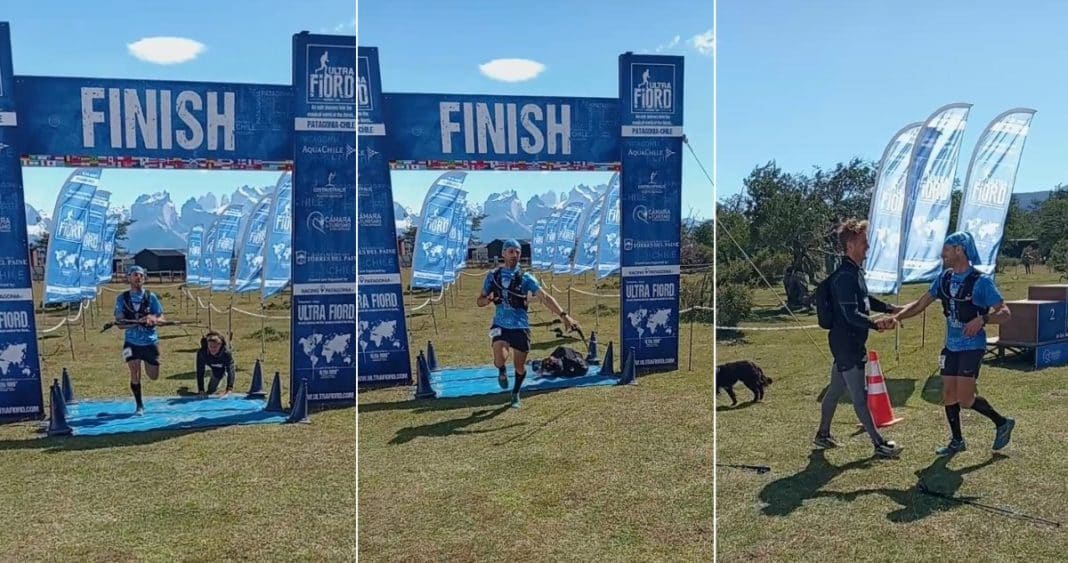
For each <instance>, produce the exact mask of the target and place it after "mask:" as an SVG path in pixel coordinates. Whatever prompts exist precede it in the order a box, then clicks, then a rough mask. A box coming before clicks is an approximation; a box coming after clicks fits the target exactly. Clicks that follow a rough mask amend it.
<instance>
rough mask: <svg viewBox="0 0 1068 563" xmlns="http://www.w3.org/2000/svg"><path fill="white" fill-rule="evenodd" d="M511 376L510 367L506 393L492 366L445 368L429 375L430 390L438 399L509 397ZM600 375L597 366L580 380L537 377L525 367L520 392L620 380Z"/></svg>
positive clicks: (611, 376)
mask: <svg viewBox="0 0 1068 563" xmlns="http://www.w3.org/2000/svg"><path fill="white" fill-rule="evenodd" d="M514 372H515V368H514V367H513V366H511V365H509V366H508V389H506V390H505V389H501V387H500V385H498V383H497V368H495V367H493V366H492V365H489V366H475V367H459V368H445V369H440V370H438V371H435V372H432V373H431V374H430V388H431V389H433V390H434V392H435V393H437V397H438V398H439V399H445V398H455V397H472V396H476V395H492V394H494V393H511V392H512V387H513V386H514V385H515V373H514ZM600 372H601V367H600V366H590V369H589V372H588V373H587V374H586V375H584V376H582V377H540V376H538V374H537V373H535V372H534V370H532V369H530V367H528V368H527V377H526V379H524V380H523V391H538V390H543V389H565V388H569V387H593V386H597V385H616V384H617V383H619V376H616V375H600Z"/></svg>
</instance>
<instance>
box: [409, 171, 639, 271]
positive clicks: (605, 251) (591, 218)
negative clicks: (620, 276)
mask: <svg viewBox="0 0 1068 563" xmlns="http://www.w3.org/2000/svg"><path fill="white" fill-rule="evenodd" d="M466 178H467V173H466V172H446V173H444V174H442V175H441V176H439V177H438V178H437V179H436V180H435V181H434V183H433V184H431V186H430V190H429V191H428V192H427V195H426V198H425V199H424V200H423V208H422V212H421V213H420V223H419V228H418V231H417V232H416V237H415V248H414V249H413V252H412V256H413V258H412V282H411V286H412V287H413V288H423V289H443V288H444V287H447V286H448V285H449V284H451V283H453V282H455V280H456V273H457V272H458V271H459V270H461V269H463V268H464V266H465V264H466V259H467V246H468V241H469V240H470V238H471V228H472V221H471V213H470V211H469V210H468V208H467V191H466V190H464V189H463V185H464V181H465V180H466ZM619 213H620V203H619V174H618V173H616V174H613V175H612V179H611V180H610V181H609V184H608V188H607V189H606V190H605V191H604V192H603V193H600V194H597V193H592V194H591V193H585V192H583V193H580V194H579V196H578V197H577V198H576V200H575V201H572V202H571V203H569V204H567V205H566V206H564V207H563V208H561V209H556V210H554V211H553V212H552V213H551V214H550V215H549V216H548V217H544V218H542V219H539V220H537V221H536V222H535V223H534V225H533V226H532V229H531V230H532V240H531V266H532V267H533V268H534V269H536V270H543V271H551V272H553V273H554V274H572V275H579V274H583V273H585V272H587V271H590V270H595V271H596V272H597V277H598V278H604V277H608V276H611V275H613V274H616V273H618V272H619V247H620V239H619V225H620V221H619Z"/></svg>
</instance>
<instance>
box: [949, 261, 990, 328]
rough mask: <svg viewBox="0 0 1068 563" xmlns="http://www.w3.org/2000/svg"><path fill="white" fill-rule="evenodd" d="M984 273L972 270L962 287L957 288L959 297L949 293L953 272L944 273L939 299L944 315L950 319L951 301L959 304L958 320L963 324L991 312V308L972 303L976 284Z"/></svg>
mask: <svg viewBox="0 0 1068 563" xmlns="http://www.w3.org/2000/svg"><path fill="white" fill-rule="evenodd" d="M982 275H983V274H982V272H980V271H979V270H974V269H973V270H972V271H971V273H969V274H968V277H966V278H964V281H963V282H961V284H960V287H959V288H957V295H952V294H950V292H949V288H950V283H951V282H952V281H953V271H952V270H946V271H945V272H943V273H942V278H941V279H940V280H939V282H938V299H939V300H941V301H942V314H943V315H945V316H946V318H949V311H950V308H949V302H950V300H952V301H955V302H956V303H957V320H958V321H960V322H961V323H962V324H963V323H967V322H970V321H971V320H972V319H974V318H976V317H978V316H979V315H985V314H987V312H988V311H990V308H989V307H979V306H976V304H975V302H974V301H972V294H973V293H974V292H975V282H977V281H979V277H980V276H982Z"/></svg>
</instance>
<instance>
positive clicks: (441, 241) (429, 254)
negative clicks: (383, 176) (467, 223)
mask: <svg viewBox="0 0 1068 563" xmlns="http://www.w3.org/2000/svg"><path fill="white" fill-rule="evenodd" d="M466 178H467V173H466V172H446V173H444V174H442V175H441V176H439V177H438V179H437V180H435V181H434V184H433V185H431V186H430V190H429V191H427V194H426V198H425V199H424V200H423V208H422V210H421V212H420V214H419V216H420V222H419V228H418V230H417V232H416V234H415V248H414V249H413V250H412V287H421V288H429V289H441V288H442V287H443V285H444V278H445V271H446V269H447V267H448V263H449V256H448V252H447V251H448V249H449V234H450V232H451V231H452V228H453V225H454V224H455V223H456V219H457V214H458V212H459V210H460V208H461V207H463V205H464V202H465V201H466V200H467V192H466V191H464V189H463V182H464V180H465V179H466Z"/></svg>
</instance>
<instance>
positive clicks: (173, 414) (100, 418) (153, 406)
mask: <svg viewBox="0 0 1068 563" xmlns="http://www.w3.org/2000/svg"><path fill="white" fill-rule="evenodd" d="M144 405H145V413H144V415H143V416H134V408H135V406H136V405H135V404H134V400H133V397H132V396H131V397H125V398H121V399H85V400H81V401H79V402H77V403H75V404H73V405H67V424H69V425H70V427H71V430H72V431H73V435H75V436H103V435H107V434H122V433H125V432H147V431H150V430H182V429H188V428H203V427H212V426H231V425H235V424H278V423H282V422H285V420H286V418H287V417H288V415H286V413H281V412H267V411H265V410H263V409H264V407H265V406H266V405H267V402H266V401H264V400H260V399H246V398H245V396H244V395H241V394H237V395H231V396H229V397H225V398H218V397H205V398H200V397H145V399H144Z"/></svg>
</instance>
